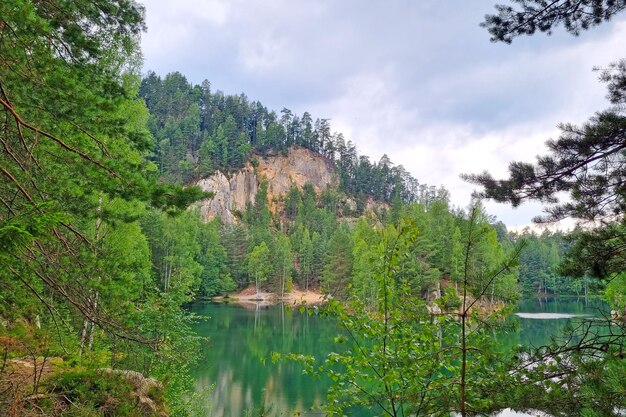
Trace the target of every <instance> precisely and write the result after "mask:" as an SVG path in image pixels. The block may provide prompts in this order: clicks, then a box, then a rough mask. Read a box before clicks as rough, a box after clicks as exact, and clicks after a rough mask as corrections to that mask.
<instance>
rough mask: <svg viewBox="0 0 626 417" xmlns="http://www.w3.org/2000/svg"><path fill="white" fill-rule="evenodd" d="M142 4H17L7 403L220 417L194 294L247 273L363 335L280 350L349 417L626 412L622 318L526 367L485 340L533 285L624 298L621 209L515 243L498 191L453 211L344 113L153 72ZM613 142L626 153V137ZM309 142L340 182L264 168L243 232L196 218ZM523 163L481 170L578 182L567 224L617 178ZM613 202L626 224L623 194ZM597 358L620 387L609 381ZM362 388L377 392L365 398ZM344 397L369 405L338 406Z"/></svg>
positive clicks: (5, 197)
mask: <svg viewBox="0 0 626 417" xmlns="http://www.w3.org/2000/svg"><path fill="white" fill-rule="evenodd" d="M583 3H584V2H583ZM600 3H602V2H600ZM610 3H612V2H610ZM607 7H609V9H608V10H613V9H611V7H615V6H614V5H609V6H607ZM500 12H501V13H502V14H503V15H507V14H508V13H512V11H510V10H508V9H501V10H500ZM144 13H145V10H144V8H143V6H141V5H139V4H137V3H135V2H134V1H126V0H94V1H89V2H88V1H82V0H81V1H74V2H65V1H57V0H52V1H47V2H39V1H33V0H10V1H5V2H2V3H0V111H1V112H2V115H3V116H4V117H3V118H2V120H1V121H0V124H1V129H0V130H1V131H0V141H1V142H2V149H1V151H0V174H1V177H2V181H1V182H0V203H1V204H0V263H1V265H2V268H0V355H1V356H2V358H1V359H0V393H1V395H0V414H2V415H7V416H126V415H128V416H134V415H155V416H156V415H160V416H163V415H172V416H206V415H207V413H208V411H207V405H206V398H205V397H203V393H202V392H201V391H197V390H196V389H195V386H194V379H193V377H192V375H191V373H190V369H191V368H192V367H193V364H194V361H195V360H196V358H197V357H198V354H199V347H200V345H201V344H202V343H203V338H202V337H200V336H198V335H197V334H196V333H194V331H193V329H192V327H193V324H194V323H195V322H196V320H197V317H195V316H194V315H193V314H191V313H190V310H189V305H190V303H193V302H195V301H198V300H207V299H210V298H211V297H213V296H216V295H227V294H230V293H233V292H235V291H237V290H241V289H244V288H246V287H249V286H255V287H256V288H257V290H258V289H259V288H263V289H264V290H269V291H272V292H274V293H277V294H284V293H285V292H289V291H290V290H291V289H292V288H294V287H297V288H300V289H303V290H305V291H308V290H315V291H320V292H322V293H324V294H326V295H328V296H329V298H330V299H332V301H331V302H329V304H328V308H327V310H325V311H324V312H323V314H326V315H328V316H329V317H330V318H331V319H336V320H338V322H340V323H342V324H343V326H344V328H345V329H346V331H348V332H349V333H350V332H356V334H357V335H358V337H364V339H365V342H364V343H361V342H363V341H359V340H360V339H358V338H355V337H353V338H352V339H350V340H349V341H348V342H346V343H352V345H350V346H351V347H352V349H351V352H353V353H352V354H344V353H341V354H336V355H335V356H332V357H329V359H328V361H330V362H328V361H327V362H325V365H321V366H320V367H317V366H315V365H314V363H313V362H312V358H310V357H305V356H303V355H297V354H296V353H295V352H294V353H293V355H285V356H284V357H283V358H279V359H278V360H285V361H295V362H298V363H301V364H302V365H303V366H304V367H305V370H306V371H307V372H309V373H312V374H316V375H318V376H320V375H324V376H327V377H330V379H331V380H332V381H334V382H336V383H337V384H336V385H334V386H333V388H332V389H331V390H330V391H329V399H330V400H334V401H335V402H334V403H333V402H330V403H329V406H328V409H327V411H328V412H329V413H331V414H330V415H341V414H340V413H342V412H343V411H344V408H343V407H348V406H365V407H379V409H380V410H383V411H384V414H386V415H392V416H400V415H403V416H404V415H444V414H445V413H450V412H458V413H460V415H462V416H467V415H477V414H481V413H490V412H494V411H498V410H499V409H502V408H504V407H508V406H511V405H514V406H518V407H519V408H520V409H524V410H527V409H530V408H533V407H538V408H540V409H543V410H546V411H549V412H552V413H555V415H557V413H558V412H559V410H561V411H562V412H565V413H571V412H573V411H572V410H578V411H580V410H586V411H584V413H582V411H581V414H577V415H586V416H587V415H588V416H591V415H613V414H611V413H613V412H614V410H618V412H619V410H623V409H624V407H625V406H626V405H625V404H624V398H626V396H624V395H623V384H620V383H618V382H619V381H623V379H622V378H623V376H624V367H625V366H626V365H625V362H624V356H623V349H624V340H626V339H624V336H623V330H624V326H623V323H621V324H619V323H618V324H614V325H612V326H613V327H610V329H611V331H610V333H609V335H608V336H607V334H605V333H602V332H600V333H596V332H595V330H594V331H591V330H589V331H588V332H587V333H586V334H585V336H584V337H582V338H581V339H580V340H578V341H577V342H576V343H575V344H574V345H567V346H565V347H564V346H558V345H555V346H550V347H547V348H543V349H538V350H531V351H527V352H523V353H522V352H518V353H519V355H517V354H516V355H514V357H513V358H511V357H509V356H506V357H505V356H502V355H503V352H497V349H495V348H494V346H492V345H491V344H490V341H489V337H488V336H489V334H490V332H491V330H492V329H493V326H496V325H497V323H498V322H500V321H502V317H503V315H505V314H506V313H508V312H509V311H510V310H511V308H512V307H513V306H514V305H515V302H517V301H518V300H519V299H520V297H522V296H541V297H555V296H557V297H558V296H564V295H575V296H584V297H587V296H593V295H595V296H598V295H602V294H603V292H604V291H605V287H606V296H607V299H608V300H609V302H610V303H611V305H612V307H613V308H614V309H615V310H616V311H620V310H623V309H624V308H625V306H626V298H625V297H624V293H625V290H624V288H625V287H626V286H625V285H624V275H623V273H622V264H623V258H622V257H620V255H619V253H620V251H619V248H620V245H621V242H622V241H623V233H622V231H623V228H624V225H623V224H622V223H621V222H617V223H613V224H611V225H609V226H607V227H604V228H601V229H597V230H588V229H576V230H574V231H572V232H567V233H565V232H549V231H545V232H543V233H542V234H537V233H534V232H531V231H529V230H527V231H523V232H521V233H509V232H508V231H507V230H506V226H505V225H504V224H503V223H501V222H499V221H497V219H495V218H493V217H492V216H490V215H489V214H488V213H487V212H486V210H485V209H484V206H483V204H482V201H481V199H479V198H476V199H473V200H472V201H469V202H468V205H467V207H463V208H460V207H454V206H453V205H452V204H451V203H450V201H451V200H450V193H449V192H448V191H447V190H446V189H445V188H444V187H443V186H439V187H437V186H432V185H427V184H421V183H420V182H419V181H418V180H417V179H415V178H413V177H412V176H411V174H410V173H409V172H408V171H407V170H406V169H405V168H404V167H403V166H402V165H394V163H392V161H391V160H390V158H389V157H388V156H387V155H384V156H383V157H381V158H380V160H379V161H378V162H372V161H371V160H370V158H369V157H367V156H366V155H362V154H359V152H358V151H357V147H356V145H355V144H354V143H352V141H350V140H349V139H346V138H344V136H343V135H342V134H341V133H338V132H334V131H333V130H332V128H331V125H330V121H329V120H328V119H323V118H322V119H313V116H312V115H311V114H309V113H308V112H305V113H303V114H302V115H300V116H299V115H296V114H293V113H292V111H290V110H289V109H287V108H283V109H282V110H281V111H280V112H279V113H276V112H275V111H272V110H268V109H267V108H266V107H265V106H263V105H262V104H261V103H259V102H258V101H250V100H249V99H248V98H247V97H246V96H245V95H244V94H240V95H225V94H224V93H222V92H221V91H219V90H213V87H212V85H211V84H210V83H209V82H208V81H204V82H202V83H201V84H200V85H193V84H192V83H191V82H189V81H187V79H186V78H185V76H183V75H182V74H181V73H178V72H173V73H170V74H167V75H165V76H164V77H163V78H161V77H160V76H159V75H157V74H156V73H154V72H148V73H147V74H144V75H143V76H142V58H141V50H140V48H139V46H138V39H139V36H140V34H141V33H142V31H144V30H145V17H144ZM562 13H565V12H563V11H562ZM577 21H578V20H576V19H574V20H572V21H568V22H569V23H568V24H569V25H572V24H575V23H576V22H577ZM594 22H595V21H594ZM486 24H487V26H488V28H489V30H490V32H491V33H492V34H494V36H503V40H504V41H510V39H509V38H507V36H509V35H506V34H502V33H501V32H498V31H497V30H496V29H494V28H497V27H498V25H502V24H503V23H502V20H494V21H487V23H486ZM580 24H581V25H583V26H582V27H583V28H586V26H588V25H589V24H590V23H589V22H587V23H584V19H583V23H580ZM490 25H491V26H490ZM542 28H543V27H542V26H540V27H539V29H540V30H543V29H542ZM516 30H517V31H520V30H522V29H519V28H518V29H516ZM533 31H534V29H533V30H532V31H530V32H528V33H532V32H533ZM506 33H509V32H506ZM520 33H526V32H523V31H522V32H520ZM614 69H616V70H618V71H619V72H618V75H611V74H613V73H608V75H606V77H605V78H606V80H605V81H606V82H607V83H608V84H609V90H610V92H611V94H613V96H614V98H613V100H614V102H615V104H616V105H619V104H620V103H623V101H624V85H626V84H624V78H625V76H624V74H626V65H624V63H623V62H620V63H619V64H616V66H615V68H614ZM593 122H594V123H595V122H597V123H598V124H600V126H591V125H590V126H587V128H586V131H587V133H589V131H593V130H594V129H598V130H601V132H602V133H606V132H607V131H608V130H609V128H611V127H613V128H615V125H619V128H620V129H621V128H622V127H623V124H624V117H623V116H621V115H620V114H619V113H618V114H608V113H607V114H604V113H603V114H600V115H598V116H597V120H596V119H594V120H593ZM615 129H617V128H615ZM620 132H621V133H620ZM568 133H571V132H569V131H567V130H566V135H567V134H568ZM591 133H593V132H591ZM591 133H589V134H590V135H591ZM609 133H610V132H609ZM617 135H618V139H619V140H621V141H622V142H623V130H619V129H618V134H617ZM592 136H593V135H592ZM593 137H597V135H596V136H593ZM566 139H569V140H566ZM563 142H565V144H570V145H571V142H572V138H571V137H567V138H565V139H564V140H563ZM587 142H588V141H587ZM587 142H585V141H583V143H584V144H586V143H587ZM622 142H619V143H620V144H622ZM591 146H592V147H593V146H594V145H593V144H592V145H591ZM614 146H621V147H619V150H618V151H616V153H614V154H615V155H620V158H621V157H622V156H621V155H622V154H621V153H619V152H621V149H622V148H623V144H622V145H614ZM294 147H298V148H305V149H308V150H310V151H311V152H313V153H315V154H316V155H317V156H318V157H319V158H322V159H323V160H325V161H326V162H327V163H328V164H330V166H332V168H333V170H334V173H335V174H334V175H335V177H336V179H337V181H336V186H335V187H330V186H329V187H327V188H326V189H324V190H322V191H321V192H316V190H315V189H314V188H313V186H312V185H311V184H305V185H304V186H303V187H296V186H293V187H291V189H290V190H289V191H288V193H287V194H285V195H283V196H282V197H281V199H280V201H278V202H277V203H276V204H270V203H273V202H271V201H270V199H269V198H268V187H269V184H268V182H267V181H265V180H261V182H260V185H259V191H258V193H257V194H256V198H255V201H254V203H252V204H248V206H247V207H246V209H245V211H244V212H242V213H240V216H239V219H238V221H237V222H235V223H227V222H224V221H222V220H221V219H220V218H215V219H213V220H211V221H205V220H204V219H203V218H202V217H201V216H200V213H199V210H198V207H197V203H198V202H199V201H202V200H206V199H210V198H212V197H213V195H212V194H211V193H207V192H204V191H202V190H201V189H200V188H199V187H198V186H197V185H195V184H196V182H197V180H199V179H201V178H206V177H208V176H210V175H212V174H214V173H216V172H217V171H220V172H222V173H225V174H227V175H230V174H232V173H234V172H236V171H237V170H239V169H241V168H242V167H244V166H246V165H247V164H249V165H251V166H254V164H255V159H256V158H259V157H266V156H270V157H271V156H274V155H280V154H286V153H287V152H289V149H292V148H294ZM553 149H555V151H557V150H558V149H557V147H556V145H554V146H553ZM581 155H588V154H587V153H583V152H581ZM590 158H591V157H590ZM593 160H594V161H595V160H596V159H593ZM565 162H568V163H570V164H571V163H574V164H577V163H578V161H576V162H571V160H569V159H568V160H567V161H565ZM611 162H612V160H611ZM540 163H543V164H544V165H546V166H547V168H545V167H544V171H545V172H542V175H544V176H548V177H549V175H557V174H558V172H557V173H556V174H555V170H554V169H553V168H554V166H555V165H558V164H557V163H556V162H555V161H552V162H550V161H547V162H546V160H545V159H544V160H541V161H540ZM607 166H608V165H605V169H606V167H607ZM610 166H612V165H610ZM517 167H518V168H519V169H520V171H521V173H520V172H518V173H517V174H518V175H514V178H513V180H510V181H508V182H507V180H502V181H500V182H498V181H496V180H494V179H493V178H491V177H490V176H489V174H487V173H484V174H481V175H477V176H468V177H467V178H468V180H470V181H474V182H476V183H480V184H482V185H483V186H484V189H485V191H484V194H485V195H484V196H483V197H487V198H494V199H501V200H504V201H509V202H511V203H512V204H514V205H515V204H519V201H520V198H526V197H527V195H530V198H533V197H536V198H540V199H542V198H543V199H544V201H548V202H549V201H551V200H550V193H551V192H552V193H554V192H556V191H563V190H566V189H568V188H566V185H568V186H570V189H572V193H573V194H574V197H576V198H579V199H578V200H576V199H575V200H574V201H575V203H572V205H571V206H566V207H557V208H556V209H554V210H553V212H552V214H553V215H555V216H559V215H561V214H562V213H564V212H565V211H567V210H570V211H576V210H578V213H579V214H580V213H581V210H582V209H583V208H585V207H583V205H584V204H587V203H588V202H589V200H590V198H591V197H596V198H598V199H599V200H602V197H603V196H602V195H599V194H598V187H599V186H597V183H598V182H602V181H604V182H602V184H603V185H602V186H601V187H600V188H601V189H603V190H605V189H606V188H607V187H606V184H607V181H609V180H607V179H604V180H602V179H601V178H598V177H594V178H592V179H591V180H590V181H591V182H592V183H593V181H596V182H595V183H593V184H595V185H596V188H595V189H593V190H591V191H590V192H589V195H587V196H585V195H583V196H581V194H582V193H583V191H587V190H588V188H587V187H577V186H576V185H572V184H571V181H569V182H568V180H564V179H563V176H560V177H559V180H562V181H564V183H563V184H561V185H560V186H546V187H543V188H542V184H540V185H539V186H537V185H536V184H532V182H533V181H535V182H536V181H539V180H537V177H538V175H529V174H528V172H529V169H524V168H525V167H521V168H520V166H519V165H517ZM526 168H527V167H526ZM562 169H564V170H567V166H565V167H562ZM616 170H617V169H616ZM568 172H571V171H568ZM619 172H621V171H619ZM513 174H516V173H515V172H514V171H513ZM522 174H523V175H522ZM557 176H558V175H557ZM614 177H615V176H612V177H611V178H614ZM523 181H527V182H530V183H531V184H530V185H526V187H532V186H533V185H534V186H535V187H536V189H535V194H533V193H532V192H528V188H524V186H525V185H524V184H523ZM620 184H621V183H620ZM515 187H517V188H515ZM520 187H521V188H522V189H523V190H522V192H521V194H522V197H520V196H519V195H518V194H516V191H517V190H518V189H519V188H520ZM616 187H618V186H616ZM531 191H532V190H531ZM615 195H616V197H615V199H616V204H615V207H618V208H619V210H617V209H616V210H614V211H613V214H614V215H615V216H619V215H621V211H620V210H622V209H623V204H621V203H622V201H621V198H623V197H622V193H621V189H619V187H618V190H617V191H615ZM347 201H354V204H348V203H346V202H347ZM602 201H604V200H602ZM372 202H373V203H372ZM369 203H372V204H369ZM603 207H604V206H603ZM587 208H589V207H587ZM598 210H599V209H598V207H597V206H594V207H591V208H589V210H588V214H594V215H595V214H598ZM620 219H621V217H620ZM607 277H608V278H610V279H608V283H607V280H606V279H605V280H602V279H604V278H607ZM338 341H339V342H340V343H344V342H345V341H343V339H342V337H340V336H338ZM379 342H381V343H379ZM357 347H358V349H357ZM448 351H449V352H450V354H449V355H447V356H446V355H445V354H444V353H445V352H448ZM478 352H480V353H478ZM598 352H601V353H598ZM426 358H427V359H428V360H426ZM520 358H532V360H533V361H535V362H534V363H535V364H538V365H537V366H531V367H528V366H527V365H528V364H527V363H526V362H524V361H523V360H522V359H520ZM545 358H549V359H545ZM421 360H423V361H421ZM329 363H330V364H333V363H334V364H337V365H339V366H340V368H341V367H342V368H341V369H343V372H341V371H337V369H336V368H335V367H332V366H328V364H329ZM381 369H382V371H380V370H381ZM598 369H603V370H605V371H606V372H607V375H608V379H609V381H610V383H608V384H599V382H598V381H599V379H600V376H599V374H598V373H597V370H598ZM372 371H373V372H372ZM381 372H382V374H381ZM557 374H558V375H559V377H560V378H561V379H560V380H559V382H554V380H553V378H554V375H557ZM529 378H530V379H532V380H533V381H535V382H537V384H536V385H533V384H527V383H525V381H528V380H529ZM546 381H547V382H546ZM616 381H617V382H616ZM431 383H432V386H431ZM543 383H546V384H548V385H549V386H550V387H551V389H552V390H553V391H552V392H553V396H552V398H551V401H552V403H548V401H547V399H546V398H545V396H544V397H542V394H543V393H542V392H541V389H540V388H543V387H544V385H541V384H543ZM351 384H352V385H351ZM550 384H552V385H550ZM538 387H539V388H538ZM571 387H575V388H576V389H569V388H571ZM357 388H358V389H360V390H361V391H363V392H365V393H366V394H367V395H366V396H356V397H355V396H354V393H355V391H354V390H355V389H357ZM450 391H454V393H455V394H454V395H447V394H449V392H450ZM511 392H514V394H515V395H514V396H513V398H512V399H511V398H506V397H507V393H511ZM579 392H582V393H583V395H579ZM444 394H445V395H444ZM346 398H358V401H355V402H354V403H352V402H350V401H346V402H345V403H344V404H343V405H341V404H342V401H345V399H346ZM420 398H421V400H420ZM531 400H533V401H534V403H533V402H532V401H531ZM510 401H515V402H514V403H511V402H510ZM333 404H334V405H333ZM337 404H340V405H337ZM399 404H401V406H399ZM598 404H603V405H601V406H600V405H598ZM405 408H406V410H405ZM578 411H577V412H578ZM333 413H335V414H333ZM594 413H595V414H594ZM559 415H564V414H562V413H561V414H559ZM569 415H575V414H569Z"/></svg>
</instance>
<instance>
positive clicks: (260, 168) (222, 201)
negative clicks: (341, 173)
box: [197, 148, 337, 223]
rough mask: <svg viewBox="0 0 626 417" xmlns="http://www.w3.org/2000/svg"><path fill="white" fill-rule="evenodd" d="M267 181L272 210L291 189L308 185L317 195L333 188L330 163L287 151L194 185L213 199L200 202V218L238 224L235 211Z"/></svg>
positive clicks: (298, 150)
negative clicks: (210, 193)
mask: <svg viewBox="0 0 626 417" xmlns="http://www.w3.org/2000/svg"><path fill="white" fill-rule="evenodd" d="M263 179H265V180H266V181H267V182H268V203H269V206H270V208H271V209H272V210H276V209H277V207H278V206H277V204H276V202H278V201H280V200H281V197H283V196H284V195H285V194H287V192H288V191H289V188H291V186H293V185H295V186H296V187H298V188H300V189H302V187H303V186H304V184H306V183H311V184H312V185H313V188H314V189H315V191H316V192H317V193H320V192H321V191H322V190H324V189H325V188H326V187H327V186H329V185H330V186H336V185H337V184H336V177H335V175H334V168H333V164H332V162H331V161H329V160H327V159H325V158H324V157H322V156H321V155H319V154H316V153H314V152H312V151H310V150H308V149H304V148H290V149H289V152H288V153H287V155H286V156H285V155H282V154H279V155H276V156H265V157H257V159H256V160H255V162H254V163H252V162H249V163H247V164H246V166H245V167H243V168H242V169H240V170H239V171H236V172H233V173H229V174H224V173H222V172H219V171H218V172H216V173H215V174H213V175H211V176H210V177H207V178H204V179H201V180H200V181H198V182H197V184H198V185H199V186H200V187H201V188H202V189H203V190H204V191H211V192H213V193H214V196H213V198H210V199H206V200H202V201H201V202H200V210H201V213H202V216H203V218H205V219H212V218H214V217H215V216H220V217H221V218H222V220H223V221H224V222H226V223H234V222H236V221H237V214H236V213H237V212H240V213H241V212H243V211H244V210H245V209H246V205H247V204H248V203H251V204H252V203H254V201H255V199H256V195H257V192H258V190H259V184H260V183H261V181H262V180H263Z"/></svg>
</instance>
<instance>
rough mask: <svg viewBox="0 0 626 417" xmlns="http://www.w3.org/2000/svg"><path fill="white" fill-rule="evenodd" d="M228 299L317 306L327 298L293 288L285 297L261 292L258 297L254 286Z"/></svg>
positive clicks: (262, 303)
mask: <svg viewBox="0 0 626 417" xmlns="http://www.w3.org/2000/svg"><path fill="white" fill-rule="evenodd" d="M228 298H231V299H234V301H236V302H240V303H255V304H257V303H259V304H261V305H270V304H276V303H278V302H284V303H287V304H292V305H301V304H308V305H317V304H322V303H324V302H325V301H326V296H325V295H324V294H322V293H320V292H317V291H307V292H304V291H302V290H300V289H297V288H293V289H292V290H291V292H289V293H285V296H284V297H280V294H275V293H272V292H266V291H259V293H258V295H257V292H256V288H255V287H254V286H253V285H251V286H249V287H248V288H245V289H243V290H242V291H240V292H238V293H235V294H229V296H228ZM214 299H215V300H224V299H225V297H216V298H214Z"/></svg>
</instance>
